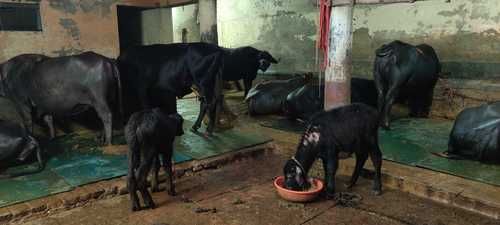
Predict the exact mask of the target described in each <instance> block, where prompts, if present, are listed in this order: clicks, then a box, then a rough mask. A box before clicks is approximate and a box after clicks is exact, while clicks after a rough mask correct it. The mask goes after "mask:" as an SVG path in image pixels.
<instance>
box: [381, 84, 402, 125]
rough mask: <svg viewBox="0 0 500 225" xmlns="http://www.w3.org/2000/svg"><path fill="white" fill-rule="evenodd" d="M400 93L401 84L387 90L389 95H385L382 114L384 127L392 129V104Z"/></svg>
mask: <svg viewBox="0 0 500 225" xmlns="http://www.w3.org/2000/svg"><path fill="white" fill-rule="evenodd" d="M398 94H399V85H394V86H393V87H391V89H389V91H387V95H386V96H385V100H384V106H383V110H382V113H381V116H382V127H383V128H384V129H387V130H388V129H390V115H391V109H392V104H393V103H394V101H395V100H396V97H397V96H398Z"/></svg>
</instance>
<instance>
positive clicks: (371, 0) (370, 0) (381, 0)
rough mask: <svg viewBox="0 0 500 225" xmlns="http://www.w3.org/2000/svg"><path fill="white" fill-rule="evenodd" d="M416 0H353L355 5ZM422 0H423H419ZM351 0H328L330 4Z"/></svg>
mask: <svg viewBox="0 0 500 225" xmlns="http://www.w3.org/2000/svg"><path fill="white" fill-rule="evenodd" d="M416 1H417V0H354V4H355V5H370V4H392V3H414V2H416ZM419 1H423V0H419ZM351 2H352V0H330V5H331V6H334V7H335V6H343V5H350V4H351Z"/></svg>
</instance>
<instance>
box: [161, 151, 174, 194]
mask: <svg viewBox="0 0 500 225" xmlns="http://www.w3.org/2000/svg"><path fill="white" fill-rule="evenodd" d="M165 147H166V148H164V149H165V150H164V153H163V154H161V155H162V157H163V169H164V170H165V174H166V175H167V181H168V188H167V193H168V194H169V195H170V196H175V195H176V192H175V186H174V174H173V171H172V153H173V148H172V145H169V146H165Z"/></svg>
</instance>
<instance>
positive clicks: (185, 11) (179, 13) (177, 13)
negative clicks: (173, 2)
mask: <svg viewBox="0 0 500 225" xmlns="http://www.w3.org/2000/svg"><path fill="white" fill-rule="evenodd" d="M197 18H198V5H197V4H192V5H185V6H180V7H174V8H172V20H173V34H174V42H182V32H183V29H185V32H186V34H185V35H186V42H198V41H200V27H199V23H198V20H197Z"/></svg>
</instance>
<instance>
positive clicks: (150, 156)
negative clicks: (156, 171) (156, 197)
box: [136, 147, 158, 209]
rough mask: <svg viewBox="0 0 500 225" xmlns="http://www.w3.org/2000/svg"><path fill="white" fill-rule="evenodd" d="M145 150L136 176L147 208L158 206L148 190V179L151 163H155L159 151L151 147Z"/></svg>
mask: <svg viewBox="0 0 500 225" xmlns="http://www.w3.org/2000/svg"><path fill="white" fill-rule="evenodd" d="M145 150H146V151H147V152H146V153H145V154H144V158H143V160H141V163H140V165H139V168H138V169H137V174H136V176H137V179H138V189H139V191H140V192H141V195H142V198H143V199H144V204H145V205H146V207H147V208H151V209H154V208H155V207H156V206H155V203H154V201H153V198H152V197H151V194H150V193H149V191H148V185H147V179H148V173H149V171H150V170H151V164H152V163H153V160H154V158H155V157H156V158H158V154H156V153H157V152H156V151H155V149H154V148H151V147H150V148H147V149H145Z"/></svg>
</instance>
